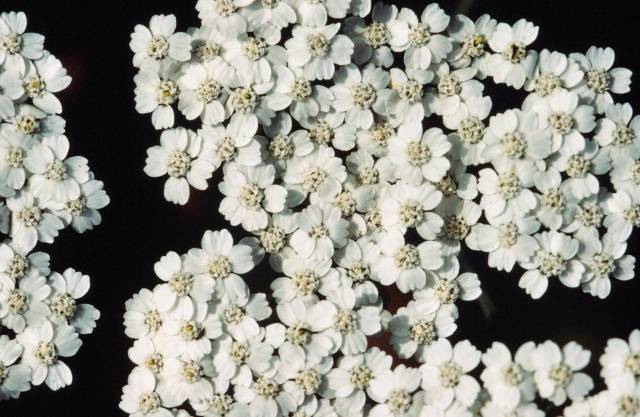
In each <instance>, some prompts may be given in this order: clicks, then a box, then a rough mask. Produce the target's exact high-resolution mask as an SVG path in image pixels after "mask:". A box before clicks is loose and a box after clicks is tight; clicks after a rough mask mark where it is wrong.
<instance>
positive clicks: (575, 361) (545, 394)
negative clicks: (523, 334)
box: [530, 341, 593, 405]
mask: <svg viewBox="0 0 640 417" xmlns="http://www.w3.org/2000/svg"><path fill="white" fill-rule="evenodd" d="M590 358H591V352H589V351H588V350H584V349H583V348H582V347H581V346H580V345H579V344H577V343H575V342H569V343H567V344H566V345H565V346H564V347H563V348H562V350H560V348H559V347H558V345H556V344H555V343H553V342H551V341H546V342H544V343H542V344H541V345H539V346H538V347H536V349H535V350H534V351H533V352H532V353H531V357H530V360H531V367H532V369H533V371H534V374H533V376H534V379H535V381H536V385H537V387H538V393H539V394H540V396H541V397H542V398H545V399H548V400H549V401H551V402H552V403H553V404H555V405H560V404H562V403H564V402H565V401H566V399H567V397H569V398H570V399H571V400H574V401H575V400H580V399H582V398H584V396H585V395H586V394H587V393H588V392H589V391H590V390H591V389H592V388H593V381H592V380H591V377H589V376H588V375H587V374H585V373H583V372H578V371H581V370H582V369H584V368H585V367H586V366H587V364H588V363H589V359H590Z"/></svg>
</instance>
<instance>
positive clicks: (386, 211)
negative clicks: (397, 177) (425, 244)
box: [379, 182, 444, 240]
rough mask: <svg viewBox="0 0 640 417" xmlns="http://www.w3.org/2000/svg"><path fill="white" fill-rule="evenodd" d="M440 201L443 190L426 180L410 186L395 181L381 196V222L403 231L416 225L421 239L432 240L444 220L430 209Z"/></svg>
mask: <svg viewBox="0 0 640 417" xmlns="http://www.w3.org/2000/svg"><path fill="white" fill-rule="evenodd" d="M441 201H442V193H441V192H440V191H438V190H437V189H436V188H435V187H434V186H433V185H431V184H429V183H424V184H421V185H419V186H411V185H409V184H406V183H402V182H398V183H396V184H394V185H392V186H390V187H389V188H388V189H386V190H385V192H384V193H383V195H382V196H380V201H379V207H380V214H381V216H382V225H383V226H384V227H385V228H386V229H389V230H391V229H396V230H399V231H401V232H402V233H405V232H406V230H407V228H415V229H416V231H417V232H418V234H419V235H420V236H421V237H422V238H423V239H428V240H435V238H436V235H437V234H438V233H440V230H441V229H442V226H443V224H444V223H443V220H442V218H441V217H440V216H439V215H438V214H436V213H433V210H434V209H435V208H436V207H437V206H438V205H439V204H440V202H441Z"/></svg>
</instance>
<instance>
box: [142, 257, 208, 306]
mask: <svg viewBox="0 0 640 417" xmlns="http://www.w3.org/2000/svg"><path fill="white" fill-rule="evenodd" d="M153 269H154V271H155V273H156V275H157V276H158V278H160V279H161V280H162V281H164V282H166V283H167V285H160V286H158V287H156V289H155V290H154V297H153V300H154V304H155V305H156V306H158V309H159V311H161V312H167V311H170V310H171V309H173V308H174V307H175V308H176V309H177V310H178V311H180V312H181V313H182V314H187V315H190V314H191V313H192V312H193V311H194V310H195V305H196V304H197V303H206V302H207V301H209V300H210V299H211V294H213V290H214V285H215V282H214V281H213V280H212V279H210V278H209V277H207V276H204V275H196V276H195V277H194V276H193V275H192V274H191V273H189V272H187V271H185V266H184V256H183V257H181V256H180V255H178V254H177V253H175V252H169V253H167V254H166V255H164V256H163V257H162V258H160V260H159V261H158V262H156V263H155V265H154V267H153ZM187 312H188V313H187Z"/></svg>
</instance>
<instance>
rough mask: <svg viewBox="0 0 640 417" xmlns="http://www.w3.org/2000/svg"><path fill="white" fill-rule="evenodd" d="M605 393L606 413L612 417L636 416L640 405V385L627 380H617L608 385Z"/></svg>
mask: <svg viewBox="0 0 640 417" xmlns="http://www.w3.org/2000/svg"><path fill="white" fill-rule="evenodd" d="M608 388H609V390H608V391H605V394H604V395H606V396H607V397H608V398H607V397H605V400H606V401H607V405H608V407H607V411H608V412H609V415H613V416H614V417H624V416H625V414H626V415H631V416H633V415H634V414H636V415H637V414H638V407H639V405H638V404H640V383H638V381H634V380H631V379H628V378H623V379H617V380H614V381H612V382H611V383H610V384H609V387H608Z"/></svg>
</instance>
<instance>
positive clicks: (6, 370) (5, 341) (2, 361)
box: [0, 335, 31, 400]
mask: <svg viewBox="0 0 640 417" xmlns="http://www.w3.org/2000/svg"><path fill="white" fill-rule="evenodd" d="M22 350H23V348H22V346H21V345H20V343H18V342H17V341H16V340H11V339H9V337H8V336H7V335H2V336H0V400H7V399H10V398H14V399H15V398H18V397H19V396H20V393H22V392H25V391H28V390H29V388H31V369H30V368H29V367H28V366H26V365H23V364H20V363H16V362H17V360H18V359H19V358H20V356H21V355H22Z"/></svg>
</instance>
